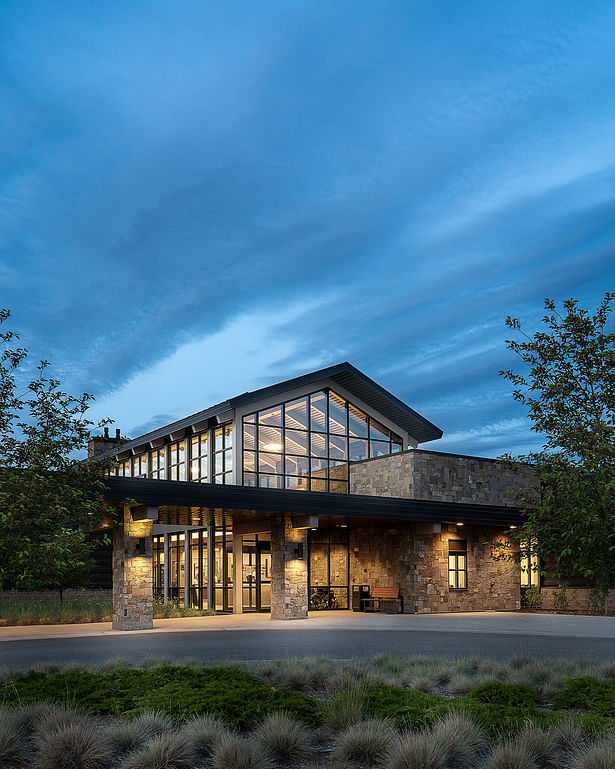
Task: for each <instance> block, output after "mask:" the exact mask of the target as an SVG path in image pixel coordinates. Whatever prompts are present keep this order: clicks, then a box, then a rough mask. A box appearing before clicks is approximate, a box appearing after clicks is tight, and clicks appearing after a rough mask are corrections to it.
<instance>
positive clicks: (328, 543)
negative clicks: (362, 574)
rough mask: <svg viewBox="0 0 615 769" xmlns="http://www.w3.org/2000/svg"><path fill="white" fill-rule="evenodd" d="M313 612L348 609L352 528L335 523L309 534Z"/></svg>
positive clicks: (311, 605)
mask: <svg viewBox="0 0 615 769" xmlns="http://www.w3.org/2000/svg"><path fill="white" fill-rule="evenodd" d="M309 553H310V560H309V576H308V585H309V595H310V611H317V610H320V609H348V608H349V606H350V601H349V592H350V558H349V545H348V527H347V526H344V525H340V526H335V527H333V528H330V529H317V530H316V531H314V530H312V531H310V533H309Z"/></svg>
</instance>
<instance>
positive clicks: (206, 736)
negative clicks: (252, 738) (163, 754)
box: [181, 715, 230, 761]
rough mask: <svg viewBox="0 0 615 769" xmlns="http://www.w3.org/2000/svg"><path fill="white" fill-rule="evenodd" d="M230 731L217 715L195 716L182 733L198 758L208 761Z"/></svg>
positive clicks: (185, 725)
mask: <svg viewBox="0 0 615 769" xmlns="http://www.w3.org/2000/svg"><path fill="white" fill-rule="evenodd" d="M229 733H230V729H229V728H228V726H227V725H226V724H225V723H224V721H222V720H221V719H220V718H217V717H216V716H207V715H206V716H193V717H192V718H191V719H190V720H189V721H187V722H186V723H185V724H184V726H183V728H182V730H181V734H182V735H183V737H184V739H185V740H186V741H187V743H188V744H189V745H190V747H191V749H192V752H193V753H194V755H195V756H196V758H197V759H199V760H203V761H208V760H209V759H210V758H211V756H212V754H213V753H214V751H215V749H216V748H217V746H218V744H219V743H220V741H221V740H222V738H223V737H226V736H227V735H228V734H229Z"/></svg>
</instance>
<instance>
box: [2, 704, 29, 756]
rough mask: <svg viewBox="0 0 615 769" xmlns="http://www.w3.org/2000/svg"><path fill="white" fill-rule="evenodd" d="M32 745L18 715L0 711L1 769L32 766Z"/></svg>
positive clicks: (5, 710)
mask: <svg viewBox="0 0 615 769" xmlns="http://www.w3.org/2000/svg"><path fill="white" fill-rule="evenodd" d="M30 758H31V756H30V745H29V743H28V740H27V733H26V730H25V728H24V725H23V723H21V722H20V720H19V716H18V714H17V713H15V712H13V711H10V710H7V709H4V708H3V709H2V710H0V767H11V769H13V767H15V768H16V767H21V766H27V765H29V764H30Z"/></svg>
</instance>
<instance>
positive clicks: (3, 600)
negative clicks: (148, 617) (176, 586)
mask: <svg viewBox="0 0 615 769" xmlns="http://www.w3.org/2000/svg"><path fill="white" fill-rule="evenodd" d="M100 593H101V594H100V595H96V591H94V590H91V591H83V594H81V591H76V590H75V591H70V592H68V594H67V595H66V596H65V597H64V599H63V600H60V598H59V595H58V593H47V594H45V593H37V594H35V595H30V594H28V593H5V594H1V593H0V627H8V626H12V625H70V624H75V623H89V622H111V613H112V598H111V595H110V593H108V591H102V590H101V591H100ZM208 614H215V612H214V611H211V610H208V609H191V608H190V609H186V608H185V607H183V606H180V605H179V604H177V603H174V602H172V601H169V602H168V603H166V604H165V603H163V602H162V601H159V600H154V619H170V618H174V617H202V616H205V615H208Z"/></svg>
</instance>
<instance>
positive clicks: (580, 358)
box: [500, 292, 615, 589]
mask: <svg viewBox="0 0 615 769" xmlns="http://www.w3.org/2000/svg"><path fill="white" fill-rule="evenodd" d="M614 299H615V293H610V292H609V293H606V294H605V296H604V299H603V300H602V302H601V303H600V305H599V307H598V308H597V310H596V311H595V312H593V313H591V312H590V311H588V310H585V309H582V308H580V307H579V304H578V302H577V301H576V300H574V299H569V300H567V301H565V302H564V303H563V311H562V312H560V311H558V308H557V306H556V303H555V301H553V300H551V299H546V300H545V309H546V310H547V314H546V315H545V316H544V317H543V319H542V320H543V323H544V325H545V326H546V329H544V330H542V331H538V332H536V333H534V334H533V335H532V336H529V335H528V334H526V333H525V332H524V331H523V329H522V327H521V323H520V322H519V320H518V319H517V318H511V317H508V318H507V319H506V325H507V326H508V327H509V328H511V329H513V330H514V331H517V332H519V333H520V335H521V339H520V340H507V346H508V348H509V349H510V350H512V351H513V352H514V353H516V354H517V355H518V356H519V357H520V359H521V361H522V363H523V366H524V367H523V370H522V373H515V372H513V371H512V370H508V371H500V374H501V375H502V376H504V377H505V378H506V379H508V380H509V381H510V382H512V384H513V386H514V390H513V397H514V398H515V400H517V401H519V402H520V403H522V404H523V405H524V406H526V407H527V410H528V415H529V418H530V420H531V422H532V430H534V431H535V432H537V433H539V434H540V435H541V437H542V439H543V441H544V445H543V447H542V449H541V450H540V451H536V452H532V453H530V454H528V455H526V456H523V457H518V458H516V459H517V460H520V461H524V462H529V463H531V464H532V465H533V466H534V467H535V471H536V475H537V477H538V479H539V482H540V491H541V493H540V498H539V499H538V500H537V501H536V504H535V506H534V507H533V508H532V507H529V505H528V511H527V524H526V527H525V528H526V536H528V535H529V540H526V541H529V542H531V543H532V545H531V549H532V550H533V551H534V552H536V553H537V554H538V555H539V556H540V557H541V558H543V559H547V560H548V561H549V562H552V563H554V569H553V571H554V574H555V575H556V576H559V577H560V578H561V579H564V578H565V577H566V576H572V575H579V576H583V577H585V578H589V579H595V580H596V582H597V584H598V585H600V586H601V587H602V588H603V589H606V588H607V587H610V586H612V585H613V584H615V334H614V333H613V331H612V330H610V328H611V327H610V320H611V317H610V313H611V310H612V308H611V305H612V303H613V300H614ZM509 459H512V458H510V457H509ZM520 536H523V535H520Z"/></svg>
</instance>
